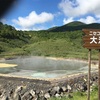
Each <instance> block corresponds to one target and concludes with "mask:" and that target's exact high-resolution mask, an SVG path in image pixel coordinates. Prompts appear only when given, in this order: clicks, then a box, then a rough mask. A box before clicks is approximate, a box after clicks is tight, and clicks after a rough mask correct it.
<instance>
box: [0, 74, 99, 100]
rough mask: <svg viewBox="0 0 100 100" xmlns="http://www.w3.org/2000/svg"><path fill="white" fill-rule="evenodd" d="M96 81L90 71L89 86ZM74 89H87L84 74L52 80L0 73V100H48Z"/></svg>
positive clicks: (95, 75)
mask: <svg viewBox="0 0 100 100" xmlns="http://www.w3.org/2000/svg"><path fill="white" fill-rule="evenodd" d="M97 81H98V77H97V73H92V74H91V81H90V82H91V86H93V85H95V84H97V83H98V82H97ZM74 91H87V75H86V74H84V75H83V74H81V75H80V74H79V75H73V76H70V77H63V78H59V79H52V80H49V79H48V80H40V79H28V78H19V77H10V76H9V77H8V76H5V75H0V100H48V99H49V98H50V97H62V96H63V95H64V94H68V95H69V94H70V93H71V92H74Z"/></svg>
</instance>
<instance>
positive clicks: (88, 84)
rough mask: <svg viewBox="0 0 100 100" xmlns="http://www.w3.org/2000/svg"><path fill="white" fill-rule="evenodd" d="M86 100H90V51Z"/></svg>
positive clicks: (89, 55)
mask: <svg viewBox="0 0 100 100" xmlns="http://www.w3.org/2000/svg"><path fill="white" fill-rule="evenodd" d="M88 61H89V65H88V99H87V100H90V78H91V49H89V54H88Z"/></svg>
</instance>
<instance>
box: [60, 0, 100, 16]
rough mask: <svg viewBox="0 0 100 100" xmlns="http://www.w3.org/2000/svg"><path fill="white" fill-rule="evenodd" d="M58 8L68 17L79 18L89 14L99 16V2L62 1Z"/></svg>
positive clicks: (81, 0)
mask: <svg viewBox="0 0 100 100" xmlns="http://www.w3.org/2000/svg"><path fill="white" fill-rule="evenodd" d="M59 8H60V9H61V10H62V12H63V13H64V14H65V15H66V16H69V17H79V16H81V15H86V14H89V13H90V14H94V15H98V16H100V0H62V2H60V3H59Z"/></svg>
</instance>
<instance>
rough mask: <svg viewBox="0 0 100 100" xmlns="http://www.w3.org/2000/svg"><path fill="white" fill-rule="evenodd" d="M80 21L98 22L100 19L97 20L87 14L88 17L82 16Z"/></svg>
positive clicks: (87, 22)
mask: <svg viewBox="0 0 100 100" xmlns="http://www.w3.org/2000/svg"><path fill="white" fill-rule="evenodd" d="M79 21H81V22H84V23H86V24H90V23H96V22H98V20H96V19H95V18H94V17H92V16H87V17H86V18H80V19H79Z"/></svg>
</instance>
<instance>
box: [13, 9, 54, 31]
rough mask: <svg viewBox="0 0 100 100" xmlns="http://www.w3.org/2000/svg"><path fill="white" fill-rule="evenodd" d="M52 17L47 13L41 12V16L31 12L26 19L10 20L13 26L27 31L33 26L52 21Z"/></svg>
mask: <svg viewBox="0 0 100 100" xmlns="http://www.w3.org/2000/svg"><path fill="white" fill-rule="evenodd" d="M53 18H54V15H53V14H51V13H47V12H42V13H41V14H37V13H36V12H35V11H32V12H31V13H30V14H29V15H28V16H26V17H18V19H17V20H16V19H14V20H12V21H13V22H14V23H15V24H17V25H19V26H21V27H22V28H23V29H29V28H30V27H33V26H34V25H35V24H42V23H45V22H48V21H51V20H53Z"/></svg>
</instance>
